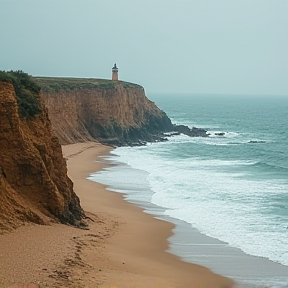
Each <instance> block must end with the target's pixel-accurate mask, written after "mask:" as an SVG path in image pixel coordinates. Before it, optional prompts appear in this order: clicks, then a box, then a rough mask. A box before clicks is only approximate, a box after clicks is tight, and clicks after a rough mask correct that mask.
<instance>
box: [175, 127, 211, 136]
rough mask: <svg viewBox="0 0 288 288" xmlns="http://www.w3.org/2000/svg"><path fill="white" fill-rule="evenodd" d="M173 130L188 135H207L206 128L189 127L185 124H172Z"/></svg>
mask: <svg viewBox="0 0 288 288" xmlns="http://www.w3.org/2000/svg"><path fill="white" fill-rule="evenodd" d="M174 130H175V131H177V132H178V133H182V134H185V135H188V136H190V137H208V135H209V134H207V130H205V129H202V128H196V127H193V128H192V129H190V128H189V127H188V126H185V125H174Z"/></svg>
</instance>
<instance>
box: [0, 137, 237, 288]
mask: <svg viewBox="0 0 288 288" xmlns="http://www.w3.org/2000/svg"><path fill="white" fill-rule="evenodd" d="M110 150H111V148H110V147H106V146H103V145H100V144H98V143H94V142H89V143H80V144H72V145H67V146H63V153H64V157H66V158H67V160H68V162H67V165H68V174H69V177H70V178H71V179H72V180H73V182H74V189H75V192H76V193H77V195H78V196H79V197H80V200H81V205H82V207H83V208H84V210H85V212H86V216H87V217H88V218H87V219H86V220H87V222H88V224H89V230H83V229H77V228H74V227H69V226H66V225H60V224H52V225H51V226H39V225H26V226H24V227H22V228H20V229H17V230H16V231H14V232H12V233H9V234H6V235H1V236H0V287H8V286H9V285H11V284H12V283H15V282H26V283H28V282H34V283H38V284H40V286H41V287H75V288H76V287H79V288H80V287H87V288H90V287H91V288H92V287H99V286H102V287H127V288H128V287H135V288H137V287H139V288H142V287H149V288H150V287H155V288H156V287H157V288H158V287H197V288H206V287H207V288H210V287H211V288H212V287H213V288H217V287H219V288H220V287H221V288H225V287H231V286H232V284H233V281H232V280H230V279H227V278H225V277H222V276H220V275H216V274H214V273H212V272H211V271H210V270H208V269H207V268H205V267H202V266H198V265H194V264H189V263H185V262H183V261H181V260H180V259H179V258H178V257H176V256H174V255H172V254H170V253H168V252H165V250H166V249H167V248H168V242H167V238H168V237H169V236H170V235H171V233H172V232H171V231H172V228H173V224H171V223H168V222H165V221H162V220H158V219H155V218H153V216H151V215H148V214H145V213H144V212H143V211H142V209H141V208H139V207H137V206H135V205H132V204H130V203H128V202H126V201H124V200H123V196H122V195H121V194H118V193H113V192H110V191H108V190H106V189H105V186H103V185H101V184H99V183H96V182H93V181H90V180H87V179H86V177H87V176H89V174H90V173H93V172H96V171H99V170H100V169H102V168H103V167H104V165H108V164H105V163H103V161H102V160H100V161H95V160H97V156H100V155H104V154H107V153H109V152H110ZM98 160H99V159H98Z"/></svg>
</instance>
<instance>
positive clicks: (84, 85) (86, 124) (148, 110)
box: [35, 77, 173, 145]
mask: <svg viewBox="0 0 288 288" xmlns="http://www.w3.org/2000/svg"><path fill="white" fill-rule="evenodd" d="M35 80H36V82H37V83H38V85H40V86H41V88H42V93H43V99H44V102H45V105H46V107H47V108H48V111H49V117H50V119H51V123H52V127H53V130H54V131H55V134H56V135H57V137H58V138H59V140H60V142H61V144H69V143H75V142H83V141H86V140H95V139H96V140H98V141H100V142H102V143H106V144H112V145H126V144H130V145H133V144H137V143H141V142H142V141H154V140H157V139H159V133H161V132H165V131H171V130H173V125H172V124H171V121H170V119H169V118H168V117H167V115H166V114H165V113H164V112H163V111H161V110H159V108H158V107H157V106H156V105H155V104H154V103H153V102H151V101H150V100H149V99H147V97H146V96H145V92H144V89H143V87H141V86H139V85H136V84H132V83H127V82H122V81H110V80H100V79H75V78H46V77H45V78H44V77H42V78H35Z"/></svg>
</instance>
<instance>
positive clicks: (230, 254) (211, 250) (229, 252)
mask: <svg viewBox="0 0 288 288" xmlns="http://www.w3.org/2000/svg"><path fill="white" fill-rule="evenodd" d="M113 154H114V153H113V151H112V157H113ZM110 155H111V154H110ZM110 155H107V157H104V163H105V162H107V163H110V165H113V166H112V169H111V170H110V169H109V171H108V172H107V173H106V174H105V172H104V174H102V175H103V176H102V175H100V178H99V177H97V176H96V177H94V181H96V182H97V181H100V182H102V183H106V184H107V183H110V184H109V185H111V186H109V188H108V189H110V190H112V191H114V192H115V193H118V194H120V195H123V198H124V199H125V201H127V202H129V203H132V204H133V205H136V206H138V207H141V208H142V211H143V210H144V211H145V213H148V214H150V215H153V217H154V218H157V219H162V220H164V221H168V222H169V223H172V224H173V225H174V228H173V235H172V236H170V237H169V238H168V242H169V248H168V249H167V250H166V251H167V252H169V253H171V254H174V255H176V256H177V257H179V258H180V259H181V260H182V261H184V262H188V263H193V264H198V265H201V266H204V267H207V268H209V269H211V270H212V271H213V272H214V273H218V274H220V275H224V276H226V277H230V278H232V279H233V280H235V281H236V283H238V285H241V286H242V285H243V286H245V287H266V286H267V285H268V286H269V287H270V286H271V287H272V286H273V287H286V285H287V276H286V277H285V275H288V267H287V266H285V265H282V264H280V263H277V262H274V261H272V260H269V259H268V258H265V257H260V256H253V255H250V254H247V253H245V252H244V251H242V250H240V249H239V248H236V247H233V246H230V245H229V244H228V243H226V242H223V241H221V240H219V239H216V238H213V237H211V236H208V235H206V234H203V233H201V232H200V231H198V230H197V229H195V228H193V227H192V226H191V225H190V224H188V223H186V222H184V221H181V220H179V219H176V218H173V217H170V216H168V215H165V214H164V213H163V212H164V210H165V209H164V208H162V207H159V206H157V205H155V204H152V203H151V202H150V201H149V199H148V198H149V197H148V198H147V200H144V199H145V197H144V198H143V197H142V196H141V197H140V198H139V195H141V191H142V190H141V189H143V187H142V186H141V187H142V188H141V189H140V190H137V189H138V188H137V186H135V189H136V190H135V191H137V193H135V192H132V191H133V189H132V187H133V185H132V187H131V186H130V185H129V186H128V187H127V191H126V190H125V181H123V182H122V181H121V180H120V183H118V182H117V181H116V180H113V176H114V175H115V177H119V176H118V173H120V175H123V176H124V175H125V173H128V174H129V173H131V175H134V172H133V168H128V166H126V165H127V164H125V163H122V164H121V163H120V166H119V165H118V163H117V162H118V160H117V159H116V163H115V162H114V160H113V158H112V159H110V157H109V156H110ZM123 165H124V166H123ZM122 169H124V171H125V173H124V174H123V172H122V173H121V170H122ZM129 169H131V171H130V170H129ZM110 171H111V174H112V176H109V175H111V174H109V175H108V173H110ZM117 171H119V172H117ZM106 177H108V180H106V181H104V180H105V178H106ZM110 177H112V178H111V179H110ZM138 177H141V174H140V176H138ZM143 177H145V175H144V176H143ZM89 179H92V180H93V175H91V177H89ZM116 179H118V178H116ZM120 179H121V177H120ZM111 180H112V183H111ZM117 183H118V184H117ZM119 184H120V186H119ZM117 185H118V186H117ZM119 189H120V190H119ZM117 190H118V191H117ZM130 190H131V193H130ZM125 191H126V192H125ZM147 195H149V193H148V194H147ZM259 267H261V269H259Z"/></svg>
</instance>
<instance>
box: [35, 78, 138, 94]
mask: <svg viewBox="0 0 288 288" xmlns="http://www.w3.org/2000/svg"><path fill="white" fill-rule="evenodd" d="M34 79H35V82H36V83H37V84H38V85H39V86H40V87H41V89H42V90H43V91H44V92H58V91H60V90H64V91H65V90H74V89H97V88H104V89H110V88H112V89H113V88H115V87H116V86H117V85H119V84H121V85H123V87H124V88H133V87H134V88H137V87H138V88H139V87H141V86H140V85H138V84H134V83H129V82H124V81H112V80H108V79H95V78H64V77H34Z"/></svg>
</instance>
